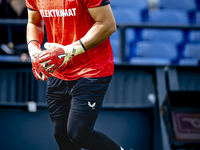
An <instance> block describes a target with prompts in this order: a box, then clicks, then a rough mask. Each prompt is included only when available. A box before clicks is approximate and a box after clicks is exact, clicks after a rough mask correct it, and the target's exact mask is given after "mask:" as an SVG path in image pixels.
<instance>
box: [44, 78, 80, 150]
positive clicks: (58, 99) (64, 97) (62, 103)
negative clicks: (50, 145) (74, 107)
mask: <svg viewBox="0 0 200 150" xmlns="http://www.w3.org/2000/svg"><path fill="white" fill-rule="evenodd" d="M65 82H66V81H62V80H59V79H56V78H54V77H52V78H51V79H49V81H48V90H47V94H46V98H47V105H48V109H49V115H50V118H51V120H52V123H53V126H54V137H55V139H56V142H57V144H58V146H59V149H60V150H81V149H80V148H79V147H77V146H75V145H74V144H73V143H72V141H71V140H70V139H69V137H68V135H67V120H68V114H69V109H70V102H71V96H70V95H68V94H65V93H64V91H65V90H66V89H65V90H63V89H64V88H63V87H62V86H64V87H66V84H65ZM52 84H54V86H51V85H52Z"/></svg>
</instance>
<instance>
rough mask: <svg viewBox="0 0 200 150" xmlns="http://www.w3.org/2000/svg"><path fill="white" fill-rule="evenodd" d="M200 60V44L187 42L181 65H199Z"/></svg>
mask: <svg viewBox="0 0 200 150" xmlns="http://www.w3.org/2000/svg"><path fill="white" fill-rule="evenodd" d="M199 60H200V44H186V45H185V49H184V52H183V58H182V59H181V60H180V61H179V64H180V65H198V61H199Z"/></svg>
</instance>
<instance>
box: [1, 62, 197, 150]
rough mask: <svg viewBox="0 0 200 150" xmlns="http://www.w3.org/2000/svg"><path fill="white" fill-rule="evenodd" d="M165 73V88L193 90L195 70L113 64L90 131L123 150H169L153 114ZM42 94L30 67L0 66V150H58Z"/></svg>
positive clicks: (159, 102)
mask: <svg viewBox="0 0 200 150" xmlns="http://www.w3.org/2000/svg"><path fill="white" fill-rule="evenodd" d="M166 71H167V72H168V74H169V85H170V90H180V89H181V90H199V81H200V79H199V78H200V77H199V67H175V66H174V67H164V66H131V65H115V73H114V75H113V78H112V81H111V84H110V86H109V89H108V92H107V94H106V96H105V101H104V105H103V110H102V111H101V113H100V115H99V119H98V121H97V124H96V126H95V128H96V129H99V130H101V131H103V132H105V133H106V134H108V136H110V137H111V138H113V139H114V140H115V141H117V142H118V143H119V144H120V145H122V146H123V147H124V148H126V149H135V150H169V149H170V145H169V141H168V136H167V133H166V130H165V126H164V123H163V118H162V115H160V111H159V107H161V105H162V103H163V100H164V97H165V95H166V83H165V82H166V81H165V72H166ZM45 92H46V83H45V82H42V81H40V82H38V81H36V80H35V78H34V76H33V75H32V72H31V64H29V63H19V62H18V63H8V62H7V63H5V62H4V63H3V62H1V65H0V150H13V149H15V150H27V149H29V150H40V149H41V150H47V149H48V150H51V149H52V150H55V149H58V148H57V145H56V143H55V141H54V139H53V127H52V124H51V121H50V118H49V116H48V111H47V107H46V100H45ZM153 95H154V96H155V97H154V96H153ZM152 96H153V97H152ZM28 101H35V102H37V106H38V110H37V112H36V113H30V112H28V110H27V102H28Z"/></svg>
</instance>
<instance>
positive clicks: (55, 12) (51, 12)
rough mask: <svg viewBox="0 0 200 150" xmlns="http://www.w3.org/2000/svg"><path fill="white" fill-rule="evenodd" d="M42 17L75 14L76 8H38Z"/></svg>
mask: <svg viewBox="0 0 200 150" xmlns="http://www.w3.org/2000/svg"><path fill="white" fill-rule="evenodd" d="M40 14H41V16H42V17H68V16H76V8H72V9H51V10H40Z"/></svg>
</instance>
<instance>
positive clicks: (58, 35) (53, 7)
mask: <svg viewBox="0 0 200 150" xmlns="http://www.w3.org/2000/svg"><path fill="white" fill-rule="evenodd" d="M108 3H109V2H108V1H107V0H26V5H27V7H28V8H29V9H33V10H35V11H39V12H40V14H41V16H42V18H43V20H44V22H45V26H46V31H47V38H48V42H50V43H59V44H62V45H69V44H71V43H73V42H75V41H77V40H79V39H81V38H82V37H83V36H84V35H85V34H86V33H87V32H88V30H89V29H90V28H91V27H92V26H93V24H94V23H95V21H94V20H93V19H92V18H91V16H90V14H89V12H88V8H93V7H98V6H101V5H106V4H108ZM113 71H114V62H113V52H112V47H111V43H110V38H107V39H106V40H105V41H103V42H102V43H101V44H99V45H97V46H96V47H94V48H92V49H89V50H87V51H86V52H84V53H82V54H80V55H77V56H76V57H73V58H72V59H71V60H70V61H69V62H67V63H66V64H65V65H63V66H62V67H61V68H59V69H57V70H56V71H54V73H52V75H53V76H54V77H57V78H59V79H62V80H76V79H78V78H87V77H105V76H110V75H112V74H113Z"/></svg>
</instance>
